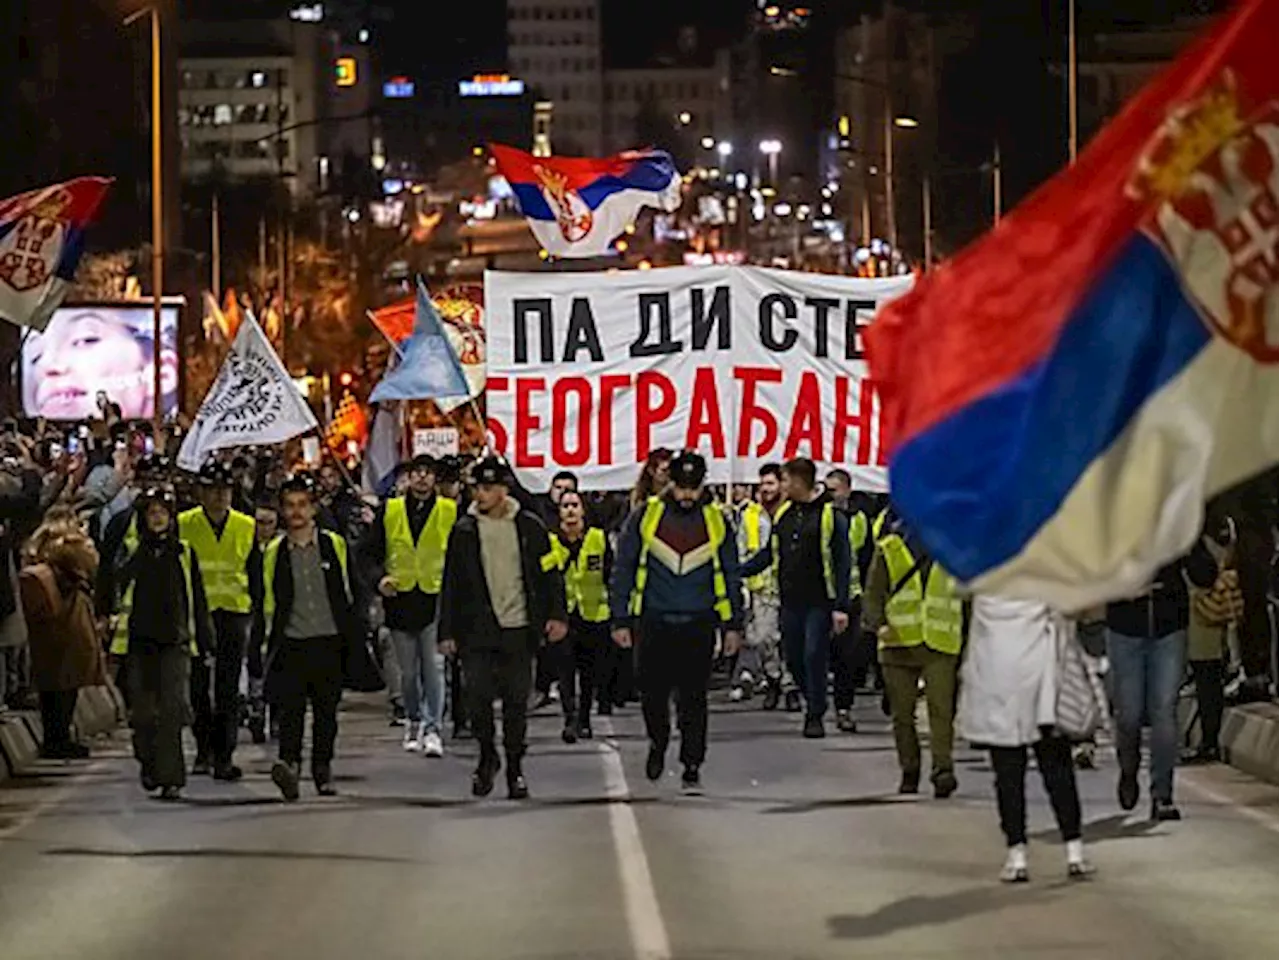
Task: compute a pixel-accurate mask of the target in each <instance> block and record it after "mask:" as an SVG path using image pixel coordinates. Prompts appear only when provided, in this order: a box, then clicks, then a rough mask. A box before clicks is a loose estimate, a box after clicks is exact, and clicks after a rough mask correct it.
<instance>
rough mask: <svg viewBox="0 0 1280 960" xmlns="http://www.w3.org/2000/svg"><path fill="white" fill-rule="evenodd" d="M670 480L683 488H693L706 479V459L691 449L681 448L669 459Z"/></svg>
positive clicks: (700, 484)
mask: <svg viewBox="0 0 1280 960" xmlns="http://www.w3.org/2000/svg"><path fill="white" fill-rule="evenodd" d="M670 471H671V482H672V483H674V484H675V485H676V486H677V487H682V488H684V489H685V490H695V489H697V488H698V487H700V486H702V481H703V480H705V479H707V461H706V460H705V459H703V457H702V456H701V455H699V454H696V453H694V452H693V451H692V450H683V451H681V452H680V453H679V454H677V455H676V456H675V458H674V459H672V461H671V467H670Z"/></svg>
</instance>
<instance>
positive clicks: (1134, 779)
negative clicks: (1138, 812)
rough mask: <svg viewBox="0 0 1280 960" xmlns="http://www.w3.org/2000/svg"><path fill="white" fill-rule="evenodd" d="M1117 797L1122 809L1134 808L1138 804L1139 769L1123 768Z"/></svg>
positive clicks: (1117, 788)
mask: <svg viewBox="0 0 1280 960" xmlns="http://www.w3.org/2000/svg"><path fill="white" fill-rule="evenodd" d="M1116 799H1117V800H1118V801H1119V802H1120V809H1121V810H1132V809H1133V808H1134V807H1136V806H1137V805H1138V771H1137V770H1121V771H1120V782H1119V783H1117V784H1116Z"/></svg>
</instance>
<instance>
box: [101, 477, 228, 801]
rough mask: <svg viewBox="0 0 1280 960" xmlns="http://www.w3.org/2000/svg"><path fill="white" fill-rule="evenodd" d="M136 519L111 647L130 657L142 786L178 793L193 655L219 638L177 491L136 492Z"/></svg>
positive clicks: (120, 575) (200, 655)
mask: <svg viewBox="0 0 1280 960" xmlns="http://www.w3.org/2000/svg"><path fill="white" fill-rule="evenodd" d="M135 506H136V518H137V523H136V524H133V525H131V526H130V527H129V530H128V532H127V533H126V535H125V537H124V542H123V544H122V547H121V558H120V561H121V562H120V564H119V566H118V569H117V580H116V582H117V583H118V584H119V585H120V587H121V589H122V593H121V596H120V601H119V605H118V606H117V608H116V614H117V617H116V624H115V632H114V636H113V637H112V641H111V653H112V654H113V655H115V656H118V657H119V656H125V657H127V660H126V676H127V684H128V688H129V707H130V712H129V722H130V724H131V726H132V727H133V754H134V757H135V758H136V759H137V761H138V766H139V767H140V770H141V779H142V788H143V789H144V790H146V791H147V792H148V793H149V792H151V791H153V790H159V791H160V798H161V799H162V800H176V799H178V797H179V795H180V793H181V790H182V788H183V786H185V785H186V782H187V772H186V765H185V763H184V762H183V758H182V728H183V727H184V726H185V725H186V723H187V718H188V711H189V710H190V709H191V707H190V700H189V695H190V676H191V661H192V659H193V658H194V659H197V660H203V659H205V658H206V657H207V656H208V655H209V654H210V653H211V646H212V644H213V636H212V633H213V631H212V627H211V625H210V623H209V611H208V607H207V605H206V603H205V595H204V586H203V578H202V577H201V571H200V563H199V561H198V560H197V558H196V555H195V551H194V550H192V549H191V547H190V546H189V545H188V544H187V543H185V542H184V541H182V540H181V539H179V537H178V530H177V526H176V524H175V523H174V515H175V513H176V512H177V511H176V509H175V505H174V496H173V492H172V491H171V490H170V489H168V488H167V487H160V486H154V487H150V488H148V489H146V490H144V491H143V492H141V493H140V494H139V495H138V498H137V501H136V505H135Z"/></svg>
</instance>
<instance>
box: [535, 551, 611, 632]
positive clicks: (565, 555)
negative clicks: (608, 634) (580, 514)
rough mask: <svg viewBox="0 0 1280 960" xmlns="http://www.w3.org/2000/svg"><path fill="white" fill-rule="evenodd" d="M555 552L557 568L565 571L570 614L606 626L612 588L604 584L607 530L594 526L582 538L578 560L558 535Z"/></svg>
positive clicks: (566, 594) (565, 588)
mask: <svg viewBox="0 0 1280 960" xmlns="http://www.w3.org/2000/svg"><path fill="white" fill-rule="evenodd" d="M550 536H551V550H552V552H553V553H555V555H556V565H557V566H558V567H559V568H560V570H562V571H563V572H564V592H565V598H566V599H567V600H568V604H569V612H570V613H576V614H577V615H578V616H580V617H581V618H582V619H583V620H585V621H587V623H604V622H605V621H606V620H608V619H609V588H608V584H606V583H605V582H604V555H605V549H606V547H607V546H608V541H606V540H605V535H604V531H603V530H601V529H600V528H599V527H591V528H589V529H588V530H587V532H586V534H585V535H584V536H583V538H582V548H581V549H580V550H579V551H578V559H577V560H570V557H571V553H570V550H569V548H568V547H567V546H566V545H565V544H564V543H562V542H561V541H560V538H559V537H558V536H556V535H555V534H554V533H553V534H551V535H550Z"/></svg>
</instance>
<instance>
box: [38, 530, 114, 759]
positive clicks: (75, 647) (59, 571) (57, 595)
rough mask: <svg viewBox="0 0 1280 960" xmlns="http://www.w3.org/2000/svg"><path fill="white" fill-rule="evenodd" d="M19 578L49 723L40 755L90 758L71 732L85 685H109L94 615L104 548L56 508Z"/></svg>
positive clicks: (44, 719) (43, 714)
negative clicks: (96, 582) (98, 547)
mask: <svg viewBox="0 0 1280 960" xmlns="http://www.w3.org/2000/svg"><path fill="white" fill-rule="evenodd" d="M27 561H28V565H27V566H26V568H25V569H24V570H23V575H22V578H21V580H20V584H21V586H22V600H23V604H22V607H23V613H24V614H25V616H26V622H27V633H28V637H29V642H30V644H31V676H32V683H33V686H34V687H35V688H36V690H38V691H39V693H40V715H41V721H42V722H43V725H44V746H43V748H42V749H41V751H40V753H41V756H43V757H45V758H46V759H54V760H83V759H85V758H86V757H88V756H89V748H88V747H86V746H85V745H84V744H82V743H79V742H77V741H76V740H75V739H74V738H73V736H72V731H71V724H72V718H73V717H74V716H75V711H76V701H77V699H79V695H80V688H81V687H92V686H99V685H102V684H105V683H106V682H107V681H106V672H105V669H104V666H103V659H102V646H101V644H100V643H99V640H98V631H97V627H96V624H95V621H94V615H93V599H92V597H93V582H94V577H95V576H96V575H97V572H98V551H97V550H96V549H94V546H93V541H92V540H90V539H89V537H88V535H87V534H86V533H85V532H84V529H83V528H82V527H81V526H80V524H79V522H78V521H77V520H76V518H75V515H74V514H73V513H72V512H71V511H70V510H67V509H65V508H63V509H60V508H57V507H55V508H54V509H52V510H50V511H49V514H48V516H47V517H46V519H45V522H44V523H43V524H42V525H41V526H40V528H39V529H37V530H36V532H35V533H34V534H33V535H32V537H31V541H30V543H29V544H28V551H27Z"/></svg>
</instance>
